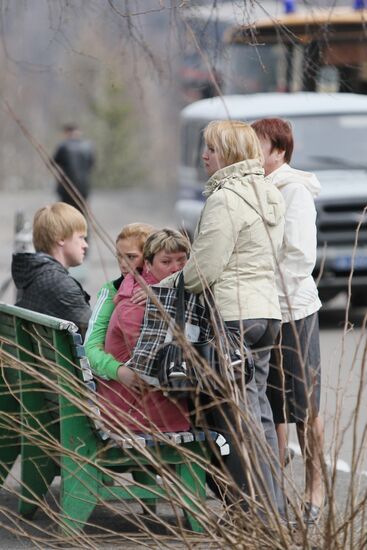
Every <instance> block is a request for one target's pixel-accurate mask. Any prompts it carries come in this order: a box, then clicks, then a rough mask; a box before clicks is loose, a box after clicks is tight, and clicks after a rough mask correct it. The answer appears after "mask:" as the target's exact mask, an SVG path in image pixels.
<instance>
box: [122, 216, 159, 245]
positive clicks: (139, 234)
mask: <svg viewBox="0 0 367 550" xmlns="http://www.w3.org/2000/svg"><path fill="white" fill-rule="evenodd" d="M154 231H157V228H156V227H154V226H153V225H149V224H148V223H140V222H137V223H128V224H127V225H124V227H123V228H122V229H121V231H120V233H119V234H118V235H117V237H116V244H117V243H118V242H119V241H121V240H123V239H131V238H133V239H136V241H137V243H138V246H139V248H140V249H141V250H143V246H144V243H145V241H146V240H147V237H148V236H149V235H150V234H151V233H153V232H154Z"/></svg>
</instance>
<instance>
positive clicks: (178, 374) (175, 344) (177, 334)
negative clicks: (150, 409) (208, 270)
mask: <svg viewBox="0 0 367 550" xmlns="http://www.w3.org/2000/svg"><path fill="white" fill-rule="evenodd" d="M174 320H175V327H174V334H173V340H172V341H171V342H169V343H168V344H164V345H163V346H162V347H161V349H160V350H159V352H158V354H157V357H156V362H157V364H158V380H159V385H160V387H161V389H162V390H163V391H164V392H166V393H167V394H169V396H170V397H174V398H176V399H183V398H188V397H190V396H191V395H192V392H193V391H195V387H196V386H197V374H196V372H195V367H194V366H193V364H192V361H190V360H189V357H188V355H189V348H190V343H189V342H185V341H184V338H185V337H184V334H185V283H184V278H183V274H182V272H181V273H180V276H179V281H178V285H177V300H176V314H175V319H174Z"/></svg>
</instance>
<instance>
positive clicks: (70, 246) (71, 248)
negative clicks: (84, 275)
mask: <svg viewBox="0 0 367 550" xmlns="http://www.w3.org/2000/svg"><path fill="white" fill-rule="evenodd" d="M86 237H87V235H86V233H85V232H84V231H74V233H73V234H72V236H71V237H69V238H67V239H64V240H63V241H62V243H63V244H62V250H63V258H64V262H63V265H64V266H65V267H67V268H69V267H76V266H77V265H80V264H81V263H83V260H84V256H85V253H86V251H87V248H88V243H87V241H86V240H85V239H86Z"/></svg>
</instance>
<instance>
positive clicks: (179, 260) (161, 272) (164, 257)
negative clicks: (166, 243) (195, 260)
mask: <svg viewBox="0 0 367 550" xmlns="http://www.w3.org/2000/svg"><path fill="white" fill-rule="evenodd" d="M186 262H187V254H186V252H166V251H165V250H160V251H159V252H157V253H156V254H155V255H154V258H153V261H152V263H150V262H148V261H147V262H146V267H147V269H148V271H150V273H151V274H152V275H153V276H154V277H155V278H156V279H157V281H161V280H162V279H165V278H166V277H168V276H169V275H172V273H176V271H180V270H181V269H183V267H184V266H185V263H186Z"/></svg>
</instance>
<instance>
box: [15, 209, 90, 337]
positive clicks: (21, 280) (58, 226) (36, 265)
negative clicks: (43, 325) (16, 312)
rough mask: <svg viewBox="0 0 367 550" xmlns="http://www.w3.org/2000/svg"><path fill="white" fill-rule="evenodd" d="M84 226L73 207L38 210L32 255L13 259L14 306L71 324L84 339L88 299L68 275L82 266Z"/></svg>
mask: <svg viewBox="0 0 367 550" xmlns="http://www.w3.org/2000/svg"><path fill="white" fill-rule="evenodd" d="M86 236H87V222H86V220H85V218H84V216H83V215H82V214H81V213H80V212H79V211H78V210H76V208H74V207H73V206H70V205H69V204H65V203H63V202H57V203H54V204H51V205H49V206H45V207H43V208H40V209H39V210H38V211H37V212H36V214H35V216H34V220H33V244H34V248H35V250H36V252H35V253H29V252H21V253H17V254H14V255H13V261H12V276H13V279H14V283H15V285H16V287H17V289H18V291H19V295H20V298H19V299H18V301H17V303H16V305H17V306H21V307H24V308H26V309H31V310H33V311H38V312H39V313H46V314H47V315H52V316H54V317H59V318H61V319H66V320H67V321H72V322H73V323H75V324H76V325H77V326H78V327H79V330H80V332H81V334H82V335H83V336H84V334H85V331H86V329H87V326H88V321H89V317H90V315H91V309H90V306H89V295H88V294H87V293H86V292H85V291H84V290H83V288H82V286H81V285H80V283H79V282H78V281H76V280H75V279H73V277H71V275H69V273H68V269H69V268H70V267H75V266H77V265H80V264H81V263H82V262H83V259H84V256H85V252H86V250H87V248H88V244H87V242H86V240H85V239H86Z"/></svg>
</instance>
